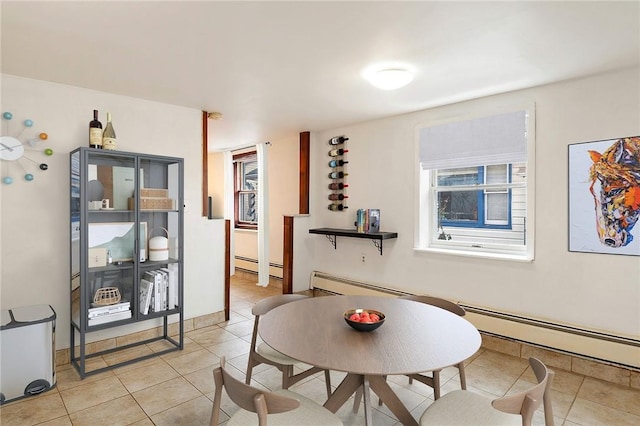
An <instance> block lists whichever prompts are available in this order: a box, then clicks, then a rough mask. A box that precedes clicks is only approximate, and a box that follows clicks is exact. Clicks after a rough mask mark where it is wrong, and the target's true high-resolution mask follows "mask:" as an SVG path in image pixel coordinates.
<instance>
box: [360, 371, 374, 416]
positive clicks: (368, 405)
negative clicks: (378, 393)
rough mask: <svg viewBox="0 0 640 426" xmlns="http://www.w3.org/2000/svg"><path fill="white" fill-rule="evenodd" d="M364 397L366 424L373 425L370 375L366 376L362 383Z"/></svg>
mask: <svg viewBox="0 0 640 426" xmlns="http://www.w3.org/2000/svg"><path fill="white" fill-rule="evenodd" d="M362 397H363V399H364V424H365V425H373V417H372V413H371V392H369V377H368V376H364V383H362Z"/></svg>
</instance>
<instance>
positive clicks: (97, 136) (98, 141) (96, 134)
mask: <svg viewBox="0 0 640 426" xmlns="http://www.w3.org/2000/svg"><path fill="white" fill-rule="evenodd" d="M89 146H90V147H91V148H98V149H100V148H102V123H101V122H100V121H99V120H98V110H97V109H94V110H93V120H91V121H90V122H89Z"/></svg>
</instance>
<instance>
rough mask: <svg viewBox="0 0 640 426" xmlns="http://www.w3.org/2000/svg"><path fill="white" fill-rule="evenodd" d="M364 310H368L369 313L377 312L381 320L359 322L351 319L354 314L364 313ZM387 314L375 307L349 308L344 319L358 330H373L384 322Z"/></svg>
mask: <svg viewBox="0 0 640 426" xmlns="http://www.w3.org/2000/svg"><path fill="white" fill-rule="evenodd" d="M363 312H368V313H369V314H376V315H378V317H379V318H380V321H377V322H358V321H351V320H350V319H349V317H350V316H351V315H353V314H362V313H363ZM384 319H385V316H384V314H383V313H382V312H380V311H376V310H375V309H349V310H348V311H346V312H345V313H344V320H345V321H346V322H347V324H349V325H350V326H351V327H353V328H355V329H356V330H358V331H373V330H375V329H376V328H378V327H380V326H381V325H382V323H383V322H384Z"/></svg>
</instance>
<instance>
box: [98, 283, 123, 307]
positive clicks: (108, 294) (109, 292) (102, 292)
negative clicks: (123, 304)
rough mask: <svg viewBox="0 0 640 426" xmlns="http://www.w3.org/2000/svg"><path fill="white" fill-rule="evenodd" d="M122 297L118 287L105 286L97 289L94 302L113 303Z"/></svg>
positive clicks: (102, 304)
mask: <svg viewBox="0 0 640 426" xmlns="http://www.w3.org/2000/svg"><path fill="white" fill-rule="evenodd" d="M120 299H122V297H121V296H120V290H118V287H103V288H99V289H98V290H96V294H95V295H94V296H93V303H94V304H96V305H101V306H104V305H113V304H114V303H118V302H120Z"/></svg>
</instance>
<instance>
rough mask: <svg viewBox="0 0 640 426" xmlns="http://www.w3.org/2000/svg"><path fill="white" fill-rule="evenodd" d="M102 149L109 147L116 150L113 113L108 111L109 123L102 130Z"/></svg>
mask: <svg viewBox="0 0 640 426" xmlns="http://www.w3.org/2000/svg"><path fill="white" fill-rule="evenodd" d="M102 149H108V150H110V151H115V150H116V132H115V131H114V130H113V124H111V113H110V112H108V113H107V125H106V127H105V128H104V132H102Z"/></svg>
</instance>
